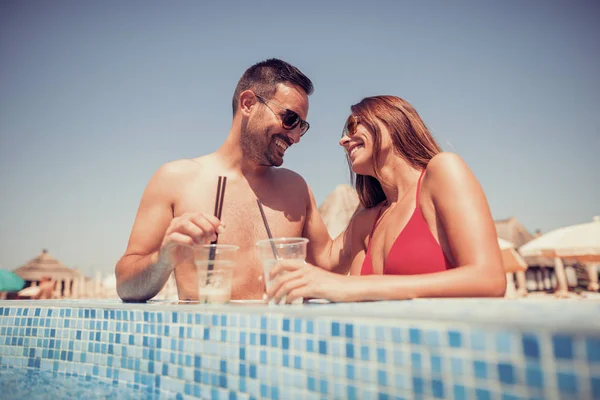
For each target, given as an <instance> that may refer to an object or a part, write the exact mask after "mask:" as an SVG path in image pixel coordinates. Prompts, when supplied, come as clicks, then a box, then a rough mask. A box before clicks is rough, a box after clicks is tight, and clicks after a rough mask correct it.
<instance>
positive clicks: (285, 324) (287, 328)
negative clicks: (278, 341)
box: [283, 318, 290, 332]
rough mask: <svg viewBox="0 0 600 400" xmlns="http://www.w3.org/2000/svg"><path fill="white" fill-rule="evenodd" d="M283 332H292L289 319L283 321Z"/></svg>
mask: <svg viewBox="0 0 600 400" xmlns="http://www.w3.org/2000/svg"><path fill="white" fill-rule="evenodd" d="M283 331H284V332H289V331H290V320H289V319H288V318H284V319H283Z"/></svg>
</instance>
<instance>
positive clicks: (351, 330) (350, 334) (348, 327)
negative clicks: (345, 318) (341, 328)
mask: <svg viewBox="0 0 600 400" xmlns="http://www.w3.org/2000/svg"><path fill="white" fill-rule="evenodd" d="M345 333H346V338H348V339H352V338H354V325H352V324H346V332H345Z"/></svg>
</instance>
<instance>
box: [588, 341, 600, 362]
mask: <svg viewBox="0 0 600 400" xmlns="http://www.w3.org/2000/svg"><path fill="white" fill-rule="evenodd" d="M585 348H586V353H587V359H588V361H589V362H592V363H600V338H587V339H586V341H585Z"/></svg>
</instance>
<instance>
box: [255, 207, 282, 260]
mask: <svg viewBox="0 0 600 400" xmlns="http://www.w3.org/2000/svg"><path fill="white" fill-rule="evenodd" d="M256 204H258V209H259V210H260V215H261V217H262V220H263V224H265V229H266V230H267V235H269V239H273V235H271V229H269V223H268V222H267V217H266V216H265V210H263V206H262V203H261V202H260V200H259V199H256ZM269 242H270V243H271V249H272V250H273V255H274V256H275V258H276V259H278V260H279V254H277V249H276V248H275V243H273V241H272V240H270V241H269Z"/></svg>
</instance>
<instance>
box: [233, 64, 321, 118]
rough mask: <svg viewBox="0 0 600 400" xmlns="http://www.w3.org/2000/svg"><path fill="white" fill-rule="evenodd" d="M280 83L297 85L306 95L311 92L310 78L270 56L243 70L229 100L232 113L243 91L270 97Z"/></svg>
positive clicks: (234, 111)
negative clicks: (230, 100)
mask: <svg viewBox="0 0 600 400" xmlns="http://www.w3.org/2000/svg"><path fill="white" fill-rule="evenodd" d="M280 83H284V84H289V85H294V86H297V87H299V88H301V89H302V90H304V92H305V93H306V95H307V96H308V95H311V94H312V92H313V84H312V82H311V80H310V79H308V77H307V76H306V75H304V74H303V73H302V72H300V70H299V69H298V68H296V67H294V66H293V65H291V64H288V63H286V62H285V61H282V60H279V59H276V58H271V59H268V60H265V61H261V62H259V63H256V64H254V65H253V66H251V67H250V68H248V69H247V70H246V72H244V75H242V77H241V78H240V80H239V82H238V84H237V86H236V88H235V92H234V93H233V100H232V102H231V105H232V108H233V115H235V113H236V112H237V109H238V102H239V100H240V94H242V92H243V91H245V90H252V91H254V92H256V94H259V95H260V96H264V97H266V98H270V97H271V96H273V94H275V91H276V90H277V85H278V84H280Z"/></svg>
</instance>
